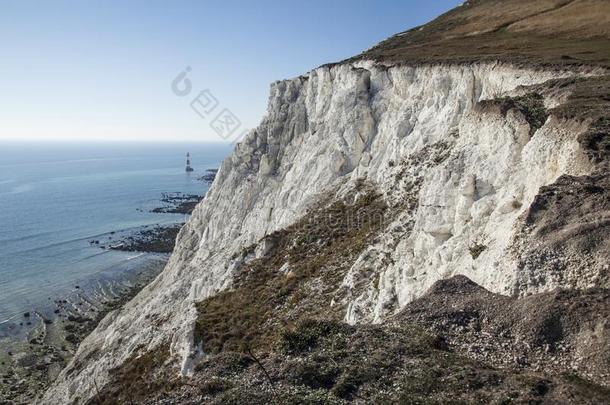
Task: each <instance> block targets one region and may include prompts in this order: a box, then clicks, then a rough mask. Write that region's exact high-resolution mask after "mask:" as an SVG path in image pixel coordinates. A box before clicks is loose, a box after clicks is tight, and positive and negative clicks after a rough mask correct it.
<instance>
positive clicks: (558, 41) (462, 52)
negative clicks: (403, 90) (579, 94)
mask: <svg viewBox="0 0 610 405" xmlns="http://www.w3.org/2000/svg"><path fill="white" fill-rule="evenodd" d="M609 26H610V2H608V1H606V0H575V1H570V0H539V1H529V0H527V1H526V0H477V1H470V2H468V3H467V4H466V5H464V6H461V7H457V8H455V9H454V10H451V11H450V12H448V13H446V14H444V15H442V16H440V17H439V18H437V19H436V20H434V21H432V22H430V23H428V24H426V25H424V26H422V27H417V28H414V29H412V30H410V31H406V32H404V33H401V34H398V35H395V36H393V37H391V38H389V39H387V40H386V41H383V42H381V43H380V44H379V45H377V46H375V47H373V48H372V49H370V50H368V51H366V52H364V53H362V54H361V55H359V56H358V57H356V58H353V59H359V58H367V59H375V60H380V61H385V62H391V63H443V62H446V63H454V62H476V61H485V60H493V61H503V62H510V63H514V64H516V65H529V66H532V65H534V66H540V65H547V66H548V65H554V66H562V67H565V66H574V65H596V66H604V67H610V46H609V45H608V44H609V40H610V34H609V29H608V27H609Z"/></svg>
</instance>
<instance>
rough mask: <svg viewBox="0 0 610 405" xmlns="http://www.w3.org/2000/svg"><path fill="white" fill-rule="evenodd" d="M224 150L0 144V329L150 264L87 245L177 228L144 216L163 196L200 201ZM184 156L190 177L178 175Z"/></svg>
mask: <svg viewBox="0 0 610 405" xmlns="http://www.w3.org/2000/svg"><path fill="white" fill-rule="evenodd" d="M229 151H230V150H229V146H227V145H222V144H191V145H187V144H129V143H120V144H68V143H55V144H40V143H38V144H35V143H22V144H19V143H0V323H1V322H3V321H5V320H7V319H9V318H11V317H14V316H17V315H19V314H21V313H23V312H24V311H29V310H35V309H37V307H38V306H40V305H44V303H45V302H46V301H48V300H49V299H55V298H56V297H59V296H61V295H62V294H66V293H67V292H69V291H71V290H73V289H74V288H75V286H76V285H78V284H79V283H84V282H88V281H89V282H90V281H92V280H95V279H96V278H109V277H121V273H122V272H124V271H128V270H130V269H133V268H134V267H137V266H138V265H140V264H142V265H143V264H145V263H146V261H147V260H149V259H150V260H154V259H155V258H154V255H148V254H144V255H142V254H138V253H127V252H118V251H106V250H103V249H100V248H98V247H92V246H90V244H89V241H90V240H92V239H99V240H100V241H101V242H102V243H103V242H104V241H108V240H109V238H110V237H112V236H111V235H110V232H113V231H120V230H126V229H130V228H138V227H142V226H146V225H153V224H163V223H172V222H180V221H183V220H184V219H185V218H184V216H183V215H172V214H153V213H150V212H149V210H150V209H152V208H154V207H156V206H159V199H160V198H161V194H162V193H164V192H184V193H193V194H204V193H205V191H207V185H206V184H205V183H203V182H201V181H199V180H197V178H198V177H199V176H201V175H203V173H204V171H205V170H206V169H211V168H218V167H219V165H220V163H221V161H222V159H223V158H224V157H225V156H226V155H227V154H228V153H229ZM186 152H190V153H191V156H192V160H193V167H194V168H195V172H194V173H190V174H187V173H185V171H184V164H185V161H184V155H185V154H186ZM157 259H158V257H157Z"/></svg>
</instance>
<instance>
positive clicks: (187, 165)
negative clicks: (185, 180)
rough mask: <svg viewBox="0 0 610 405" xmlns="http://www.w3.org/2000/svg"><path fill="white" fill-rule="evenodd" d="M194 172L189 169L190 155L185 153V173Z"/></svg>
mask: <svg viewBox="0 0 610 405" xmlns="http://www.w3.org/2000/svg"><path fill="white" fill-rule="evenodd" d="M192 171H194V170H193V168H192V167H191V154H190V153H188V152H187V153H186V172H187V173H190V172H192Z"/></svg>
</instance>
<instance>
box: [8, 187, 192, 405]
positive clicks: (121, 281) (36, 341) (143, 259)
mask: <svg viewBox="0 0 610 405" xmlns="http://www.w3.org/2000/svg"><path fill="white" fill-rule="evenodd" d="M168 195H169V194H168ZM168 195H164V197H163V199H162V200H161V202H162V204H163V206H162V207H160V208H155V209H154V210H153V211H152V212H156V213H162V214H169V213H181V214H185V215H187V216H188V215H190V214H191V213H192V210H193V209H194V207H195V206H196V204H197V203H198V202H199V201H201V199H202V197H201V196H196V195H186V194H181V193H173V194H171V195H169V197H168ZM183 225H184V223H183V222H178V223H170V224H164V225H160V224H158V225H154V226H143V227H139V228H134V229H127V230H118V231H113V232H111V233H110V234H109V235H103V236H102V238H100V240H97V239H94V240H91V241H89V242H88V243H89V244H90V245H93V246H96V247H99V249H100V250H118V251H123V252H132V253H134V256H132V257H129V258H127V259H126V263H128V264H126V265H125V266H126V268H122V269H117V272H114V273H118V274H113V272H112V271H111V272H107V273H105V274H104V275H100V277H97V278H92V279H89V280H86V281H85V282H83V283H80V284H78V285H75V286H74V287H73V289H72V291H70V292H69V293H67V294H65V295H64V296H60V297H54V298H51V297H49V298H48V300H47V302H46V303H45V304H42V305H39V306H36V308H35V309H32V310H30V311H28V312H24V313H22V314H17V315H14V316H12V317H10V318H9V319H7V320H4V321H3V322H2V323H0V382H2V384H0V403H10V404H12V403H15V404H26V403H31V402H32V401H34V400H35V399H36V397H37V396H38V395H40V394H41V393H42V392H43V391H44V390H45V389H46V387H47V386H48V385H49V384H50V383H51V382H53V381H54V380H55V378H56V377H57V376H58V375H59V373H60V372H61V370H62V369H63V368H64V367H65V366H66V365H67V364H68V362H69V361H70V359H71V358H72V357H73V356H74V354H75V353H76V351H77V349H78V346H79V344H80V343H81V342H82V341H83V339H84V338H85V337H86V336H87V335H88V334H89V333H91V331H93V330H94V329H95V327H96V326H97V325H98V324H99V323H100V322H101V321H102V319H104V317H105V316H106V315H107V314H108V313H110V312H112V311H114V310H117V309H120V308H121V307H122V306H123V305H125V304H126V303H127V302H129V301H130V300H131V299H132V298H133V297H135V296H136V295H137V294H138V293H139V292H140V291H141V290H142V289H143V288H144V287H145V286H146V285H148V284H149V283H150V282H152V281H153V280H154V279H155V277H156V276H157V275H158V274H159V273H161V271H162V270H163V269H164V268H165V265H166V264H167V261H168V260H169V257H170V254H171V252H172V251H173V248H174V245H175V239H176V236H177V234H178V232H179V231H180V229H181V227H182V226H183ZM118 270H120V271H118ZM109 274H110V275H109Z"/></svg>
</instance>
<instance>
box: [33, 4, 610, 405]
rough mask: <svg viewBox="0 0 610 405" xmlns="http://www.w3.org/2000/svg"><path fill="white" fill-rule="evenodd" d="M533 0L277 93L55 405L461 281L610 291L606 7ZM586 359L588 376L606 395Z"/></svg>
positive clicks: (62, 382)
mask: <svg viewBox="0 0 610 405" xmlns="http://www.w3.org/2000/svg"><path fill="white" fill-rule="evenodd" d="M523 5H524V2H520V1H493V0H488V1H470V2H466V3H465V4H464V5H463V6H461V7H458V8H457V9H456V10H454V11H452V12H450V13H448V14H446V15H444V16H442V17H440V19H439V20H437V21H434V22H432V23H430V24H428V25H426V26H423V27H421V28H417V29H414V30H411V31H407V32H405V33H402V34H399V35H397V36H395V37H392V38H390V39H388V40H386V41H384V42H383V43H381V44H380V45H379V46H377V47H375V48H372V49H371V50H369V51H367V52H365V53H363V54H362V55H360V56H358V57H355V58H352V59H349V60H347V61H344V62H341V63H337V64H332V65H328V66H322V67H320V68H317V69H314V70H312V71H311V72H309V73H307V74H305V75H303V76H300V77H297V78H294V79H291V80H284V81H279V82H276V83H274V84H273V85H272V86H271V95H270V100H269V106H268V111H267V115H266V117H265V118H264V120H263V122H262V123H261V125H260V126H259V127H258V128H257V129H255V130H253V131H252V132H251V133H250V134H249V136H248V137H247V138H246V139H245V140H244V141H243V142H242V143H241V144H239V145H237V146H236V148H235V150H234V152H233V153H232V155H231V156H230V157H229V158H227V159H226V160H225V161H224V162H223V164H222V167H221V168H220V170H219V172H218V174H217V176H216V179H215V181H214V183H213V185H212V187H211V189H210V191H209V193H208V195H207V196H206V198H205V199H204V200H203V202H202V203H200V204H199V205H198V206H197V208H196V209H195V211H194V213H193V216H192V218H191V219H190V220H189V222H188V223H187V224H186V226H185V227H184V228H183V229H182V231H181V232H180V235H179V237H178V240H177V244H176V248H175V251H174V253H173V255H172V258H171V260H170V263H169V264H168V266H167V268H166V269H165V271H164V272H163V273H162V274H161V275H160V276H159V277H158V278H157V279H156V280H155V281H154V282H153V283H151V284H150V285H149V286H148V287H146V288H145V289H144V290H143V291H142V292H141V293H140V294H139V295H138V296H137V297H136V298H135V299H134V300H133V301H131V302H130V303H129V304H127V305H126V306H125V307H124V308H123V309H121V310H119V311H116V312H113V313H111V314H109V315H108V316H107V317H106V318H105V319H104V321H103V322H102V323H101V324H100V325H99V326H98V328H97V329H96V330H95V331H94V332H93V333H92V334H91V336H89V337H88V338H87V339H86V340H85V341H84V342H83V343H82V345H81V347H80V348H79V350H78V353H77V354H76V356H75V358H74V360H73V361H72V362H71V363H70V365H69V366H68V367H67V368H66V369H65V370H64V371H63V372H62V374H61V376H60V378H59V379H58V381H57V382H56V383H55V384H54V385H53V386H52V387H51V389H50V390H49V391H48V392H47V393H46V395H45V396H44V398H43V399H42V400H41V401H42V402H43V403H68V402H70V401H76V402H77V403H84V402H87V401H88V400H90V399H91V398H95V395H96V392H98V394H97V395H100V394H99V390H102V395H108V393H112V392H114V394H113V395H118V396H119V397H120V395H126V394H125V391H121V388H120V387H123V385H121V384H124V383H125V381H126V379H128V378H134V379H137V374H138V373H140V374H142V375H144V374H146V373H152V374H154V375H155V376H156V377H155V378H157V380H166V381H173V382H172V383H171V384H175V385H171V384H169V383H168V384H169V388H168V387H162V388H159V386H158V385H154V384H153V385H151V386H149V389H148V390H146V389H142V390H141V391H142V392H143V393H140V394H141V395H144V396H145V395H152V394H154V392H155V389H156V390H169V391H171V390H173V389H177V388H176V387H179V386H181V385H180V384H182V383H181V382H179V381H183V380H182V379H180V378H179V377H178V376H179V375H182V376H196V375H197V373H198V372H201V371H197V370H198V369H197V366H198V365H200V364H202V363H201V362H202V361H203V362H205V361H206V358H207V357H206V356H209V355H212V354H214V355H217V354H218V353H227V352H231V353H248V352H249V351H250V350H253V351H255V352H257V351H262V352H269V351H271V352H273V351H274V347H275V346H273V344H274V343H273V342H276V341H277V339H280V340H281V339H282V338H285V337H286V335H285V334H282V333H283V332H281V331H282V330H284V328H288V329H287V330H289V331H290V330H292V329H291V328H293V326H292V325H300V323H299V322H302V321H305V320H306V319H309V318H316V319H322V320H324V321H328V322H338V325H343V326H341V327H342V328H343V327H345V328H351V326H348V325H344V324H341V323H340V322H341V321H343V322H346V323H347V324H350V325H366V324H383V325H385V324H386V322H389V321H390V320H393V319H395V318H394V316H395V315H396V314H398V313H400V312H401V310H403V309H404V308H406V307H407V306H408V305H409V304H410V303H412V302H413V301H414V300H417V299H419V298H420V297H422V296H423V295H424V294H425V293H426V291H428V289H429V288H430V287H431V286H433V285H435V283H436V282H438V281H439V280H443V279H449V278H451V277H453V276H455V275H465V276H467V277H468V278H470V279H471V280H473V281H474V282H475V283H477V284H479V285H480V286H482V287H484V288H486V289H487V290H490V291H491V292H493V293H499V294H503V295H509V296H513V297H526V296H529V295H531V294H538V293H544V292H547V291H551V290H555V289H558V288H563V289H572V290H586V289H589V288H593V287H595V288H602V289H607V288H610V281H609V271H610V270H609V267H608V263H609V262H610V260H609V259H610V240H609V239H608V236H607V235H608V234H609V233H610V172H609V161H610V160H609V159H610V135H609V133H608V131H609V129H610V124H609V123H610V115H609V114H610V100H609V99H608V97H607V95H608V94H610V91H609V90H610V77H609V76H607V75H608V71H607V68H608V66H610V60H609V56H610V49H609V47H608V45H607V44H608V39H609V38H608V36H609V34H608V30H607V27H608V26H609V24H608V21H606V20H607V19H608V16H610V9H609V6H608V2H605V1H592V0H589V1H586V0H583V1H578V0H577V1H551V0H548V1H536V2H528V3H527V7H525V6H523ZM601 294H602V296H603V297H605V298H603V299H606V300H607V294H606V295H605V296H604V295H603V293H601ZM494 299H495V298H494ZM524 316H525V314H524ZM412 321H413V320H412ZM598 321H599V322H598ZM583 322H584V321H583ZM587 322H589V321H587ZM596 322H598V323H599V326H598V327H599V328H600V330H599V333H598V334H597V339H599V340H600V341H602V343H600V344H602V345H603V344H607V343H603V342H608V341H609V340H608V336H609V333H608V325H607V324H606V325H605V326H603V319H602V320H599V319H597V318H596V319H593V320H591V321H590V322H589V323H587V324H586V325H585V324H584V323H583V324H577V325H576V326H573V327H574V328H576V329H578V328H583V329H582V330H583V333H584V329H586V328H590V327H593V326H591V325H597V323H596ZM600 322H601V323H600ZM333 325H334V324H333ZM511 325H513V324H511ZM571 325H572V324H571ZM425 326H426V325H424V326H422V327H425ZM428 326H429V325H428ZM295 327H296V328H297V329H296V330H298V326H295ZM337 327H339V326H337ZM363 327H364V326H363ZM366 327H371V328H372V327H373V326H366ZM507 327H508V326H507ZM313 329H315V328H313ZM560 329H561V327H560ZM576 329H573V330H570V331H567V330H565V331H563V333H564V335H565V336H566V337H565V339H567V336H572V335H570V334H578V333H580V331H581V329H578V330H576ZM349 330H352V329H349ZM335 332H336V330H334V329H333V332H332V333H335ZM295 333H296V332H295ZM328 333H329V334H330V335H332V333H331V332H328ZM337 333H338V332H337ZM346 333H347V332H346ZM349 333H355V332H349ZM384 333H385V332H384ZM388 333H389V332H388ZM592 339H593V338H592ZM536 344H537V343H536ZM542 344H543V343H540V345H542ZM434 347H436V346H434ZM541 347H542V346H541ZM579 347H581V346H579ZM582 347H585V346H582ZM437 349H438V348H435V349H434V350H437ZM431 350H432V349H431ZM439 350H440V349H439ZM596 353H597V352H596ZM592 356H598V354H592ZM251 358H255V357H254V356H251ZM586 359H587V353H584V354H583V357H582V359H581V360H579V361H576V360H575V361H574V363H573V364H574V371H575V373H576V374H577V375H580V376H581V377H582V376H586V377H587V378H591V379H593V380H595V381H597V382H598V383H600V380H603V378H601V377H600V375H599V374H596V371H591V370H589V371H587V370H588V369H587V367H586V363H587V360H586ZM595 359H596V360H595V361H598V357H595ZM256 360H257V362H258V359H257V358H256ZM479 360H480V359H479ZM329 361H330V360H329ZM263 363H264V362H263ZM134 364H135V365H134ZM265 364H268V363H265ZM596 364H597V363H596ZM130 367H131V368H130ZM138 367H139V368H138ZM244 367H245V366H244ZM248 367H250V366H248ZM251 367H252V370H256V369H257V367H258V366H257V365H256V364H253V365H252V366H251ZM268 367H269V368H271V366H270V365H268ZM337 367H338V366H337ZM581 369H582V370H583V371H582V373H581V374H578V373H579V370H581ZM138 370H139V371H138ZM596 370H598V369H596ZM259 371H260V370H259ZM585 371H586V372H585ZM207 372H208V373H213V371H209V370H208V371H207ZM278 372H279V371H278ZM336 372H337V373H338V374H337V376H336V378H335V380H337V379H338V378H339V377H338V376H340V375H342V374H340V373H341V370H339V371H336ZM280 374H281V373H280ZM117 376H122V377H121V378H123V380H122V382H121V381H120V378H119V379H118V380H117ZM272 377H273V376H272ZM147 378H151V381H152V380H154V379H153V378H152V377H146V378H145V380H146V379H147ZM193 378H194V377H193ZM579 378H580V377H579ZM335 380H333V381H335ZM177 381H178V382H177ZM601 382H603V381H601ZM606 382H607V381H606ZM570 384H571V383H570ZM172 387H173V388H172ZM570 387H572V385H570ZM318 388H319V387H318ZM318 388H316V389H318ZM322 388H323V387H322ZM253 389H254V388H253ZM355 389H356V390H357V389H358V386H356V388H355ZM570 389H571V388H570ZM96 390H97V391H96ZM113 390H114V391H113ZM133 390H134V391H133V393H134V394H133V395H136V393H137V392H140V391H138V389H137V387H134V388H133ZM223 391H224V389H219V391H218V392H223ZM341 392H343V391H341ZM341 392H339V393H337V392H335V394H336V395H335V396H334V397H333V398H344V399H345V398H352V399H353V398H354V397H349V395H351V394H349V395H348V396H345V395H343V396H342V394H341ZM355 392H356V391H354V393H355ZM140 394H138V395H140ZM206 395H208V394H206ZM209 395H212V396H213V394H209ZM346 395H347V394H346ZM553 395H555V394H553ZM575 395H576V394H575ZM579 395H580V394H579ZM124 398H127V397H124ZM392 398H393V397H392ZM439 398H441V397H439Z"/></svg>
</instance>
